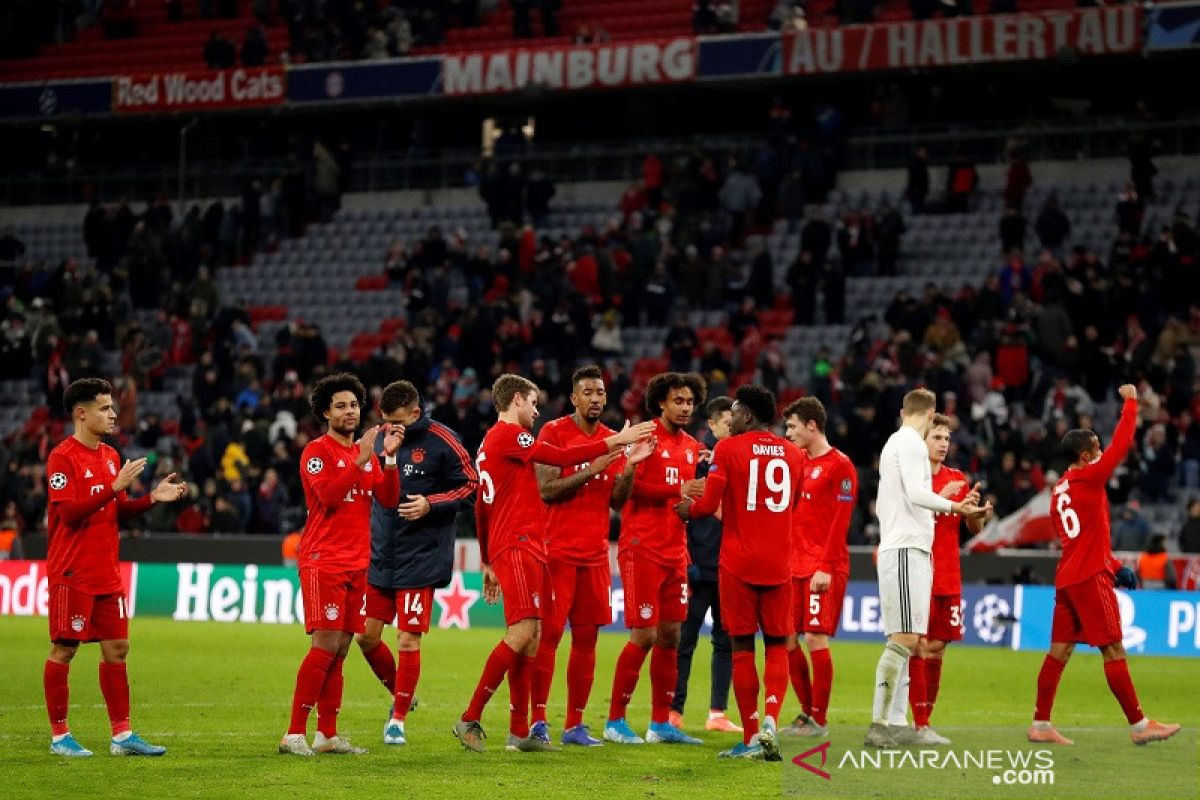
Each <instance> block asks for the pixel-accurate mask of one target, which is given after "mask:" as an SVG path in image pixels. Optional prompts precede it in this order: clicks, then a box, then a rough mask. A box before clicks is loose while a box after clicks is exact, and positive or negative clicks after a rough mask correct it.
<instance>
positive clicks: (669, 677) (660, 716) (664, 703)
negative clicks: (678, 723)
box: [650, 644, 679, 723]
mask: <svg viewBox="0 0 1200 800" xmlns="http://www.w3.org/2000/svg"><path fill="white" fill-rule="evenodd" d="M678 682H679V649H678V648H677V647H666V646H664V645H661V644H656V645H654V647H653V648H652V649H651V653H650V721H651V722H660V723H661V722H668V721H669V720H670V717H671V701H672V700H674V699H675V684H676V683H678Z"/></svg>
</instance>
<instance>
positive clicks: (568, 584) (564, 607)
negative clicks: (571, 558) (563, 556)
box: [550, 560, 613, 628]
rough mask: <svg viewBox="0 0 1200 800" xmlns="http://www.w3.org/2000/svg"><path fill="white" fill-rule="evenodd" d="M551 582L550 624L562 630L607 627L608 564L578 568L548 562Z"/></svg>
mask: <svg viewBox="0 0 1200 800" xmlns="http://www.w3.org/2000/svg"><path fill="white" fill-rule="evenodd" d="M550 577H551V580H553V582H554V612H555V613H554V623H555V624H556V625H557V626H558V627H559V628H565V627H566V625H567V620H570V621H571V627H572V628H574V627H577V626H580V625H611V624H612V621H613V609H612V595H611V593H610V591H611V586H612V575H611V574H610V572H609V568H608V561H607V560H605V562H604V563H603V564H595V565H587V566H585V565H581V564H569V563H567V562H566V561H551V562H550Z"/></svg>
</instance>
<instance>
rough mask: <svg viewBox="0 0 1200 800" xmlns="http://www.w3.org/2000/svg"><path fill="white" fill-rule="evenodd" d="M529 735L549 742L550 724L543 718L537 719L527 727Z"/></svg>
mask: <svg viewBox="0 0 1200 800" xmlns="http://www.w3.org/2000/svg"><path fill="white" fill-rule="evenodd" d="M529 735H530V736H536V737H537V738H539V739H541V740H542V741H543V742H545V743H546V744H550V726H549V725H547V724H546V720H544V719H540V720H538V721H537V722H535V723H533V725H531V726H530V727H529Z"/></svg>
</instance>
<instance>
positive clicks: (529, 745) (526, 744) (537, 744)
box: [504, 731, 558, 753]
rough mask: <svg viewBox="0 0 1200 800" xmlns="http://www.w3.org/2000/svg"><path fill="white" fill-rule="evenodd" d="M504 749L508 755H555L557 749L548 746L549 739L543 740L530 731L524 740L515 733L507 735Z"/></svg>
mask: <svg viewBox="0 0 1200 800" xmlns="http://www.w3.org/2000/svg"><path fill="white" fill-rule="evenodd" d="M504 749H505V750H507V751H508V752H510V753H557V752H558V748H557V747H555V746H554V745H552V744H550V739H549V737H547V738H545V739H543V738H542V737H540V736H538V735H536V734H534V733H533V732H532V731H531V732H530V734H529V735H528V736H526V737H524V738H522V737H520V736H517V735H516V734H515V733H510V734H509V735H508V741H506V742H505V743H504Z"/></svg>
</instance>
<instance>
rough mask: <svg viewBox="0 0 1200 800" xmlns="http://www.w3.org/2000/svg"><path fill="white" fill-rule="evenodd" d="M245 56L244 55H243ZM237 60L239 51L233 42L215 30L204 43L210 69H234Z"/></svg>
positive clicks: (205, 57) (206, 62)
mask: <svg viewBox="0 0 1200 800" xmlns="http://www.w3.org/2000/svg"><path fill="white" fill-rule="evenodd" d="M243 58H244V56H243ZM236 61H237V51H236V50H235V49H234V46H233V42H231V41H229V40H228V39H226V38H225V37H224V36H222V35H221V33H220V31H213V32H212V35H211V36H209V37H208V41H207V42H205V44H204V63H205V64H208V68H209V69H233V67H234V65H235V64H236Z"/></svg>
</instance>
